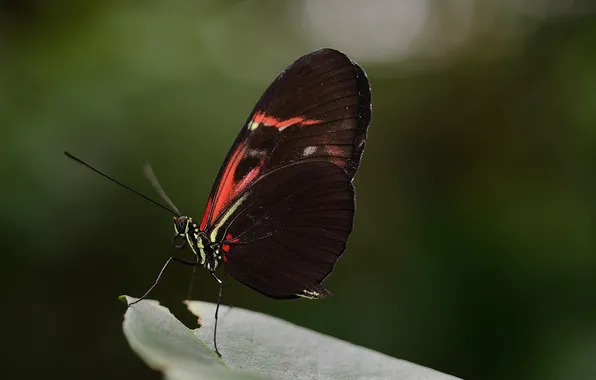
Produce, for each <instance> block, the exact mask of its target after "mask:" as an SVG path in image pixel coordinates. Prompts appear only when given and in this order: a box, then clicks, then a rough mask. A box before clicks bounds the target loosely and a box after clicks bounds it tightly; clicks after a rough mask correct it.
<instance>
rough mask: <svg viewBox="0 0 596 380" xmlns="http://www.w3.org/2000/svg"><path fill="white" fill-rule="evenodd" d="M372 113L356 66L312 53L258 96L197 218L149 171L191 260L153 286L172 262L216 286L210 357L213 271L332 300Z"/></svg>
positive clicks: (327, 52) (282, 292)
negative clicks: (331, 282) (328, 285)
mask: <svg viewBox="0 0 596 380" xmlns="http://www.w3.org/2000/svg"><path fill="white" fill-rule="evenodd" d="M371 113H372V107H371V91H370V85H369V81H368V78H367V76H366V74H365V72H364V71H363V70H362V68H361V67H360V66H359V65H358V64H356V63H355V62H353V61H351V60H350V59H349V58H348V57H347V56H346V55H344V54H343V53H341V52H339V51H337V50H334V49H329V48H324V49H319V50H316V51H314V52H312V53H309V54H306V55H304V56H302V57H300V58H299V59H297V60H296V61H295V62H294V63H292V64H291V65H290V66H288V67H287V68H286V69H285V70H284V71H283V72H282V73H281V74H280V75H279V76H278V77H277V78H276V79H275V80H274V81H273V83H271V85H270V86H269V87H268V88H267V90H266V91H265V92H264V94H263V95H262V96H261V98H260V99H259V101H258V102H257V104H256V106H255V107H254V109H253V111H252V112H251V114H250V116H249V117H248V119H247V120H246V122H245V123H244V125H243V126H242V128H241V130H240V133H239V134H238V137H237V138H236V140H235V141H234V143H233V144H232V147H231V149H230V151H229V153H228V155H227V156H226V158H225V160H224V162H223V165H222V166H221V169H220V170H219V173H218V175H217V178H216V180H215V183H214V184H213V188H212V190H211V193H210V195H209V198H208V200H207V205H206V207H205V211H204V213H203V216H202V218H200V219H195V218H193V217H191V216H184V215H181V213H180V212H179V211H178V209H177V208H176V207H175V206H174V205H173V203H172V202H171V201H170V200H169V198H168V197H167V196H166V195H165V192H164V191H163V190H162V189H161V186H159V183H158V182H157V179H156V178H155V176H154V175H153V174H152V172H151V171H149V172H148V173H147V174H148V176H149V178H150V179H151V180H152V182H153V184H154V186H155V187H156V189H157V190H158V192H159V193H160V194H161V196H162V198H163V199H164V200H165V201H166V202H167V203H168V204H169V205H170V208H171V209H168V208H166V207H165V206H162V207H164V208H166V209H168V210H170V211H171V212H172V213H174V215H175V217H174V236H173V238H172V241H173V244H174V246H175V247H176V248H178V249H182V248H185V247H188V248H190V250H191V251H192V253H193V255H194V261H186V260H181V259H178V258H174V257H170V259H169V260H168V261H167V262H166V265H164V267H163V268H162V271H161V273H160V275H159V276H158V278H157V280H156V282H155V284H154V285H153V286H155V285H156V284H157V283H158V282H159V278H160V277H161V274H162V273H163V271H164V270H165V268H166V267H167V265H168V264H169V263H170V262H171V261H178V262H181V263H184V264H188V265H192V266H195V267H196V266H202V267H205V268H206V269H207V270H208V271H209V272H210V273H211V275H212V276H213V277H214V278H215V279H216V280H217V281H218V283H219V284H220V293H219V297H218V303H217V311H216V319H215V321H216V325H215V333H214V346H215V351H216V353H218V354H219V350H218V349H217V341H216V333H217V313H218V310H219V304H220V302H221V294H222V289H223V285H224V281H223V280H222V279H220V278H219V277H218V276H217V275H216V269H217V268H219V267H222V266H224V267H225V269H226V272H227V273H228V274H229V275H230V276H231V277H233V278H235V279H236V280H238V281H240V282H241V283H243V284H245V285H246V286H248V287H250V288H252V289H254V290H256V291H258V292H260V293H262V294H264V295H266V296H268V297H271V298H276V299H291V298H299V297H302V298H309V299H320V298H324V297H327V296H329V295H330V294H331V293H330V292H329V291H328V290H326V289H325V288H324V287H323V282H324V281H325V279H326V278H327V277H328V276H329V275H330V274H331V272H332V271H333V269H334V267H335V264H336V263H337V261H338V259H339V258H340V257H341V255H342V254H343V252H344V250H345V248H346V243H347V240H348V237H349V235H350V233H351V231H352V225H353V219H354V209H355V193H354V186H353V183H352V181H353V178H354V175H355V174H356V171H357V169H358V167H359V164H360V160H361V157H362V152H363V150H364V145H365V141H366V137H367V130H368V126H369V124H370V120H371ZM67 155H69V157H71V158H73V159H75V160H77V161H79V162H81V161H80V160H78V159H77V158H75V157H73V156H72V155H70V154H68V153H67ZM81 163H83V162H81ZM83 164H84V165H87V164H85V163H83ZM87 166H88V165H87ZM92 169H93V168H92ZM93 170H95V171H97V170H96V169H93ZM100 174H102V175H104V174H103V173H101V172H100ZM104 176H105V175H104ZM108 178H109V177H108ZM110 179H111V178H110ZM119 184H120V183H119ZM121 185H122V184H121ZM122 186H124V185H122ZM128 189H129V190H132V189H130V188H128ZM132 191H134V190H132ZM135 193H137V192H136V191H135ZM137 194H139V193H137ZM139 195H141V194H139ZM141 196H143V195H141ZM143 197H144V198H147V197H145V196H143ZM149 200H151V199H149ZM151 201H152V200H151ZM152 202H154V203H157V202H155V201H152ZM160 206H161V205H160ZM153 286H152V287H151V288H150V289H149V291H148V292H147V293H146V294H145V295H144V296H143V297H141V299H143V298H145V297H146V296H147V295H148V294H149V292H150V291H151V290H152V289H153Z"/></svg>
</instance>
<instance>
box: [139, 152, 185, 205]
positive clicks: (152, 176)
mask: <svg viewBox="0 0 596 380" xmlns="http://www.w3.org/2000/svg"><path fill="white" fill-rule="evenodd" d="M143 173H145V177H147V179H148V180H149V182H151V184H152V185H153V187H154V188H155V190H157V193H158V194H159V196H160V197H161V199H163V200H164V201H165V202H166V203H167V204H168V205H169V206H170V207H171V208H172V209H173V210H174V211H176V215H177V216H180V215H181V214H180V211H178V208H177V207H176V206H175V205H174V202H172V200H171V199H170V197H168V195H167V194H166V192H165V191H164V190H163V188H162V187H161V185H160V184H159V181H158V180H157V176H156V175H155V172H153V168H152V167H151V165H150V164H149V163H147V164H146V165H145V166H144V167H143Z"/></svg>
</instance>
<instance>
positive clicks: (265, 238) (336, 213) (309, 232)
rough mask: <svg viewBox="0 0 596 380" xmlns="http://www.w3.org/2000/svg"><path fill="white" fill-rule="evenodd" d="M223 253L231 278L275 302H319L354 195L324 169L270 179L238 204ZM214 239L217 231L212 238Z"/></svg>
mask: <svg viewBox="0 0 596 380" xmlns="http://www.w3.org/2000/svg"><path fill="white" fill-rule="evenodd" d="M236 202H239V203H238V207H233V208H232V209H233V210H234V212H233V213H232V214H231V215H230V216H229V219H228V220H229V222H228V223H227V224H226V226H225V227H224V229H225V230H224V231H223V233H224V234H225V236H226V238H225V240H224V241H223V244H222V246H221V249H222V251H223V257H224V260H225V262H226V267H227V270H228V272H229V273H230V275H231V276H232V277H234V278H236V279H237V280H239V281H240V282H242V283H244V284H246V285H248V286H250V287H251V288H253V289H255V290H257V291H259V292H261V293H263V294H265V295H267V296H269V297H273V298H294V297H296V296H303V297H307V298H321V297H324V296H326V295H328V294H329V292H328V291H327V290H325V289H324V288H323V287H322V285H321V283H322V282H323V280H324V279H325V278H326V277H327V276H328V275H329V274H330V273H331V272H332V271H333V267H334V266H335V263H336V262H337V260H338V258H339V257H340V256H341V254H342V253H343V251H344V249H345V247H346V241H347V239H348V235H349V234H350V232H351V230H352V220H353V215H354V189H353V186H352V181H351V179H350V177H349V176H348V175H347V174H346V173H345V171H344V170H343V169H342V168H341V167H339V166H338V165H335V164H333V163H330V162H325V161H305V162H298V163H296V164H291V165H289V166H285V167H283V168H281V169H277V170H274V171H273V172H270V173H268V174H267V175H265V176H264V177H263V178H261V179H260V180H259V181H257V182H256V183H255V184H254V185H252V186H250V187H249V188H248V189H247V190H246V191H245V192H244V193H243V195H242V196H241V197H240V198H238V200H236ZM216 234H217V232H215V235H216Z"/></svg>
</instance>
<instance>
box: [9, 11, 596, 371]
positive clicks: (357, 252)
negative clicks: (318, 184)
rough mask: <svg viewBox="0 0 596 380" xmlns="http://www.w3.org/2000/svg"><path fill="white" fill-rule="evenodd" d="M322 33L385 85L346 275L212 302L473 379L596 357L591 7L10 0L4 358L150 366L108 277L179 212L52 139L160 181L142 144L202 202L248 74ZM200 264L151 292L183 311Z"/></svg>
mask: <svg viewBox="0 0 596 380" xmlns="http://www.w3.org/2000/svg"><path fill="white" fill-rule="evenodd" d="M322 46H330V47H334V48H337V49H340V50H342V51H344V52H345V53H346V54H347V55H348V56H350V57H351V58H352V59H354V60H356V61H358V62H359V63H360V64H361V65H362V66H363V67H364V68H365V70H366V71H367V72H368V75H369V78H370V81H371V84H372V90H373V104H374V111H373V122H372V125H371V127H370V133H369V139H368V143H367V149H366V151H365V155H364V159H363V161H362V165H361V169H360V171H359V173H358V175H357V177H356V181H355V182H356V187H357V190H358V198H357V201H358V210H357V213H356V221H355V230H354V233H353V235H352V237H351V240H350V243H349V245H348V250H347V253H346V255H345V256H344V257H343V258H342V259H341V260H340V262H339V264H338V266H337V268H336V271H335V273H334V274H333V275H332V276H331V277H330V278H329V280H328V281H327V283H326V284H327V287H328V288H329V289H330V290H332V291H333V293H334V294H335V296H334V297H332V298H330V299H327V300H324V301H318V302H314V301H306V300H298V301H275V300H270V299H267V298H265V297H264V296H261V295H260V294H258V293H256V292H253V291H251V290H250V289H248V288H246V287H244V286H242V285H241V284H239V283H237V282H233V281H231V282H230V283H229V286H228V287H227V288H226V292H225V294H224V301H225V302H226V303H231V304H233V305H235V306H239V307H245V308H249V309H252V310H257V311H262V312H266V313H269V314H272V315H276V316H279V317H282V318H284V319H287V320H289V321H292V322H295V323H298V324H300V325H304V326H307V327H310V328H312V329H315V330H318V331H321V332H324V333H327V334H331V335H334V336H337V337H340V338H342V339H346V340H348V341H351V342H354V343H357V344H360V345H364V346H366V347H370V348H372V349H375V350H379V351H381V352H385V353H387V354H390V355H392V356H395V357H398V358H401V359H406V360H409V361H413V362H416V363H418V364H421V365H424V366H429V367H432V368H435V369H437V370H440V371H443V372H447V373H450V374H453V375H456V376H460V377H464V378H467V379H512V378H515V379H553V380H555V379H595V378H596V299H595V297H594V291H595V290H596V14H595V13H594V6H592V2H591V1H573V2H570V1H558V0H552V1H551V0H537V1H531V2H530V1H524V0H495V1H483V0H476V1H474V0H457V1H450V2H444V1H440V0H435V1H433V0H408V1H405V0H403V1H391V0H384V1H370V2H365V1H362V0H328V1H317V0H310V1H287V2H286V1H272V0H271V1H256V0H247V1H221V0H209V1H190V0H176V1H131V2H122V1H116V0H111V1H106V0H103V1H99V0H94V1H87V2H77V1H74V0H73V1H68V0H57V1H42V0H12V1H10V0H9V1H6V0H4V1H0V127H1V139H0V141H1V144H2V145H1V149H0V158H1V160H0V167H1V168H2V186H1V187H0V199H2V207H0V223H1V227H2V234H1V236H2V241H1V246H0V249H1V253H2V276H0V281H1V284H2V286H1V298H0V300H1V302H0V304H1V305H2V307H1V313H0V322H1V330H2V337H3V338H2V343H3V344H2V350H3V351H4V352H3V354H2V358H3V370H2V371H3V373H4V374H5V375H7V374H10V375H13V376H15V377H16V378H21V379H26V378H44V377H47V376H50V375H51V376H56V378H69V379H70V378H72V379H75V378H77V379H78V378H86V379H106V378H111V379H128V378H130V376H134V378H147V379H158V378H160V374H158V373H157V372H153V371H152V370H150V369H148V368H146V367H145V365H144V364H143V363H142V362H141V361H140V360H139V359H138V358H137V357H136V356H135V355H134V354H133V353H132V352H131V350H130V349H129V348H128V346H127V343H126V342H125V340H124V337H123V335H122V333H121V321H122V314H123V312H124V305H122V304H121V303H120V302H119V301H118V300H117V296H118V295H120V294H130V295H137V296H139V295H141V294H142V293H143V292H144V291H145V290H146V289H147V288H148V286H149V285H150V284H151V283H152V282H153V281H154V279H155V276H156V275H157V273H158V271H159V269H160V268H161V266H162V265H163V263H164V262H165V260H166V258H167V257H168V256H169V255H171V254H173V253H174V252H175V251H174V250H173V248H171V246H170V238H171V235H172V226H171V223H172V220H171V216H170V215H168V214H166V213H164V212H163V211H162V210H160V209H159V208H157V207H154V206H152V205H151V204H149V203H147V202H144V201H143V200H141V199H138V198H137V197H135V196H134V195H132V194H129V193H127V192H125V191H123V190H122V189H120V188H118V187H116V186H114V185H113V184H111V183H109V182H108V181H106V180H104V179H102V178H100V177H98V176H96V175H95V174H93V173H92V172H91V171H89V170H86V169H84V168H83V167H81V166H80V165H77V164H75V163H73V162H72V161H69V160H67V159H66V158H65V157H64V156H63V155H62V151H63V150H68V151H71V152H72V153H73V154H76V155H79V156H81V157H82V158H84V159H85V160H87V161H88V162H89V163H91V164H93V165H95V166H97V167H98V168H100V169H102V170H104V171H106V172H108V173H110V174H111V175H113V176H114V177H116V178H118V179H120V180H121V181H123V182H125V183H127V184H129V185H130V186H132V187H133V188H136V189H138V190H140V191H141V192H144V193H147V194H149V195H151V196H155V194H154V191H153V189H152V188H151V185H150V184H149V183H148V181H147V180H146V179H145V178H144V177H143V175H142V173H141V167H142V165H143V164H144V163H145V162H147V161H149V162H151V163H152V165H153V167H154V169H155V171H156V173H157V175H158V177H159V179H160V181H161V183H162V185H163V186H164V188H165V189H166V191H167V192H168V194H169V196H170V197H171V198H172V199H173V200H174V202H175V203H176V205H177V206H178V208H180V209H181V211H182V212H183V213H187V214H189V215H191V216H194V217H195V218H199V217H200V216H201V214H202V211H203V208H204V204H205V201H206V199H207V195H208V193H209V191H210V189H211V185H212V181H213V180H214V178H215V176H216V174H217V171H218V169H219V166H220V164H221V162H222V160H223V158H224V157H225V154H226V153H227V150H228V148H229V146H230V145H231V143H232V141H233V139H234V137H235V136H236V133H237V132H238V130H239V128H240V126H241V124H242V123H243V122H244V120H245V119H246V117H247V115H248V113H249V112H250V110H251V109H252V107H253V105H254V103H255V102H256V100H257V99H258V97H259V96H260V94H261V93H262V92H263V90H264V89H265V88H266V86H267V85H268V84H269V82H270V81H271V80H272V79H273V78H274V77H275V76H276V75H277V74H278V73H279V72H280V71H281V70H282V69H283V68H285V66H287V65H288V64H289V63H291V62H292V61H293V60H294V59H296V58H297V57H299V56H301V55H302V54H305V53H307V52H309V51H311V50H314V49H316V48H319V47H322ZM180 255H182V257H186V258H189V257H190V256H189V255H190V253H189V252H188V251H185V252H182V253H180ZM190 273H191V272H190V270H189V268H185V267H177V266H172V267H171V268H170V269H169V270H168V272H167V273H166V275H165V277H164V278H163V282H162V284H160V285H159V287H158V288H157V289H156V290H155V292H154V293H153V294H152V297H153V298H157V299H159V300H160V301H161V302H162V303H164V304H165V305H166V306H168V307H170V308H171V309H172V310H173V311H174V312H176V313H177V315H179V316H180V317H181V318H184V319H185V321H187V322H192V318H191V317H189V316H188V315H187V314H186V313H185V312H184V310H183V305H182V304H181V302H180V301H181V300H183V299H184V298H185V297H186V292H187V288H188V284H189V280H190ZM196 280H197V281H196V284H195V290H194V295H195V297H196V298H198V299H202V300H208V301H214V300H215V299H216V296H217V285H216V284H215V283H214V281H213V280H212V279H211V278H210V276H208V275H207V274H206V272H204V271H199V272H198V275H197V279H196Z"/></svg>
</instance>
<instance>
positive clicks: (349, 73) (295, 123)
mask: <svg viewBox="0 0 596 380" xmlns="http://www.w3.org/2000/svg"><path fill="white" fill-rule="evenodd" d="M370 102H371V98H370V88H369V84H368V80H367V78H366V75H365V74H364V71H363V70H362V69H361V68H360V67H359V66H358V65H357V64H355V63H354V62H352V61H350V59H349V58H348V57H346V56H345V55H344V54H342V53H340V52H338V51H336V50H332V49H320V50H317V51H314V52H312V53H310V54H307V55H305V56H303V57H301V58H299V59H298V60H297V61H295V62H294V63H293V64H291V65H290V66H289V67H288V68H287V69H286V70H285V71H284V72H282V73H281V74H280V75H279V76H278V77H277V78H276V79H275V81H274V82H273V83H272V84H271V85H270V86H269V88H268V89H267V90H266V91H265V93H264V94H263V96H262V97H261V99H260V100H259V102H258V103H257V105H256V106H255V108H254V110H253V112H252V113H251V115H250V117H249V118H248V120H247V122H246V123H245V124H244V126H243V127H242V129H241V131H240V134H239V135H238V137H237V138H236V141H235V142H234V145H233V146H232V148H231V149H230V152H229V153H228V156H227V157H226V159H225V161H224V164H223V166H222V168H221V170H220V172H219V174H218V177H217V180H216V181H215V184H214V185H213V189H212V191H211V195H210V196H209V200H208V202H207V206H206V209H205V214H204V216H203V221H202V223H201V230H213V229H217V228H218V224H220V223H221V222H222V221H221V219H222V217H223V216H224V215H225V214H226V210H229V208H230V207H231V206H232V205H233V204H234V202H235V201H236V200H237V199H238V198H239V197H240V196H241V195H242V193H243V192H244V191H245V190H246V189H247V188H248V187H249V186H250V185H252V184H254V183H255V182H256V181H258V180H259V179H260V178H262V177H263V176H265V175H267V174H268V173H270V172H272V171H274V170H277V169H279V168H282V167H284V166H287V165H291V164H295V163H297V162H301V161H312V160H320V161H326V162H331V163H333V164H335V165H337V166H338V167H341V168H342V169H343V170H344V171H345V173H346V175H347V177H348V178H349V179H351V178H353V176H354V174H355V173H356V170H357V168H358V165H359V163H360V157H361V155H362V151H363V149H364V141H365V139H366V131H367V128H368V125H369V123H370V118H371V103H370Z"/></svg>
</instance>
